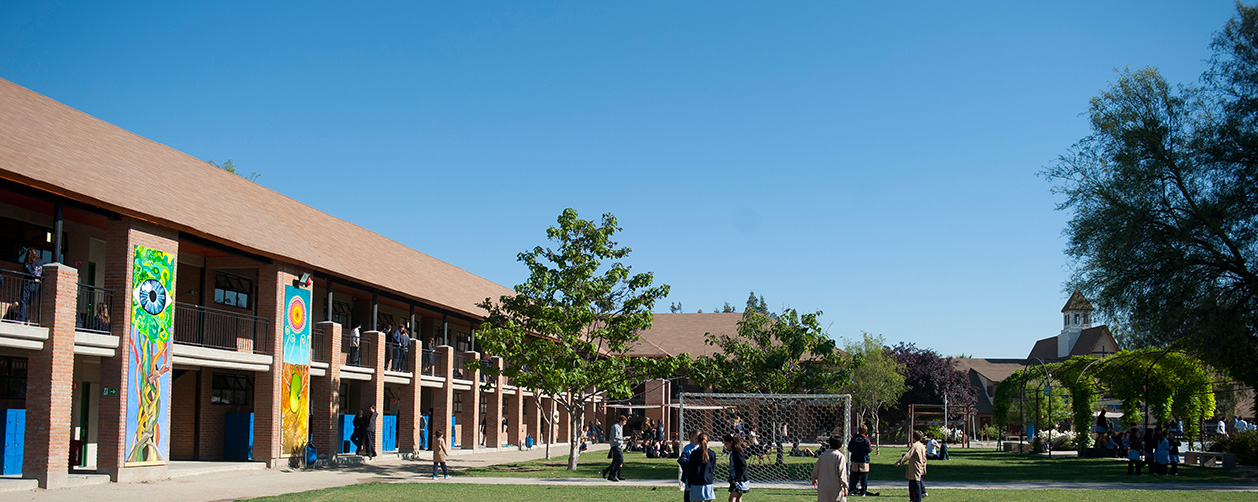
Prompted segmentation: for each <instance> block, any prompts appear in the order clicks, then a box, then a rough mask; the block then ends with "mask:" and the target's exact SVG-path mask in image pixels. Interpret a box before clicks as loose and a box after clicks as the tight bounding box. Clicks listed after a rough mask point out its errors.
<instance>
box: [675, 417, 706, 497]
mask: <svg viewBox="0 0 1258 502" xmlns="http://www.w3.org/2000/svg"><path fill="white" fill-rule="evenodd" d="M700 434H703V431H695V432H694V434H691V435H690V443H688V444H687V445H686V446H683V447H682V448H681V453H678V454H677V465H678V467H680V468H681V485H682V493H683V494H684V496H683V497H682V501H683V502H690V481H689V479H690V476H689V475H688V472H689V470H688V469H687V466H689V465H690V454H691V453H694V451H695V448H698V447H699V435H700Z"/></svg>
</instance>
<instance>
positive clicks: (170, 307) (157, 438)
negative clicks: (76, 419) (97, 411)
mask: <svg viewBox="0 0 1258 502" xmlns="http://www.w3.org/2000/svg"><path fill="white" fill-rule="evenodd" d="M174 272H175V260H174V257H172V256H171V255H170V254H169V253H166V252H163V251H158V250H156V249H149V248H146V247H144V246H136V247H135V260H134V261H133V263H132V272H131V274H132V277H131V333H130V336H129V337H128V339H127V345H126V346H127V375H128V376H129V378H128V379H127V430H126V436H125V437H126V448H125V451H126V457H124V460H125V463H124V465H127V466H132V465H146V464H160V463H163V462H166V460H167V459H169V458H170V456H169V453H170V344H171V336H172V334H173V329H172V327H173V326H174V321H175V305H174V300H175V299H174V295H173V293H172V292H173V290H172V289H171V288H173V287H174V280H175V279H174V278H175V274H174Z"/></svg>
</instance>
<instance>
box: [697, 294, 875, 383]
mask: <svg viewBox="0 0 1258 502" xmlns="http://www.w3.org/2000/svg"><path fill="white" fill-rule="evenodd" d="M820 316H821V312H816V313H812V314H804V315H799V313H797V312H796V311H795V310H794V309H789V308H788V309H786V310H785V311H783V312H782V313H781V314H780V315H778V318H777V319H776V320H775V319H773V318H771V317H769V316H767V315H764V314H761V313H760V312H757V311H753V310H746V311H744V312H743V319H742V320H741V321H739V322H738V330H737V333H736V334H735V335H733V336H730V335H713V334H712V333H708V335H707V339H706V340H705V341H704V343H706V344H708V345H714V346H717V347H720V348H721V351H720V352H718V353H716V354H713V355H711V356H707V357H701V358H697V359H696V360H695V361H694V363H693V367H692V371H691V378H692V379H693V380H694V381H695V382H696V383H698V384H700V385H702V386H704V387H712V388H715V389H720V390H723V391H730V392H763V393H779V394H819V393H830V392H835V391H837V390H838V389H840V388H841V387H842V386H843V385H846V384H847V383H848V382H850V379H851V370H852V367H853V359H852V358H851V357H849V356H848V355H846V354H844V353H843V352H842V351H840V350H838V347H837V346H836V344H835V343H834V340H833V339H831V338H830V336H829V335H827V334H826V333H825V331H824V330H822V328H821V323H820V322H819V321H818V318H819V317H820Z"/></svg>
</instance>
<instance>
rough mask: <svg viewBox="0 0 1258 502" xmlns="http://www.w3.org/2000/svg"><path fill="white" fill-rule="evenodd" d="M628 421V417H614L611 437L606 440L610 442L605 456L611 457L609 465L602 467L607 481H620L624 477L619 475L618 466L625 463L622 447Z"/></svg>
mask: <svg viewBox="0 0 1258 502" xmlns="http://www.w3.org/2000/svg"><path fill="white" fill-rule="evenodd" d="M627 422H629V418H628V417H626V416H624V415H621V416H620V417H619V418H617V419H616V423H615V424H613V425H612V437H611V440H610V441H608V442H609V443H611V447H612V449H611V451H609V452H607V458H610V459H612V463H611V465H609V466H607V468H606V469H603V471H602V473H603V477H605V478H607V480H608V481H620V480H623V479H624V478H622V477H620V468H621V467H622V466H624V465H625V454H624V452H623V451H622V448H624V447H625V423H627Z"/></svg>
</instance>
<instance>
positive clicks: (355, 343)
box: [349, 328, 362, 347]
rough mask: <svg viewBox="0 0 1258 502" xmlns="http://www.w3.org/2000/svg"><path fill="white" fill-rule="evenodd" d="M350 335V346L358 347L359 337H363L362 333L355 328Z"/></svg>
mask: <svg viewBox="0 0 1258 502" xmlns="http://www.w3.org/2000/svg"><path fill="white" fill-rule="evenodd" d="M349 337H350V338H349V346H350V347H357V346H358V339H359V338H362V334H360V333H359V332H358V328H354V330H353V331H351V332H350V333H349Z"/></svg>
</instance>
